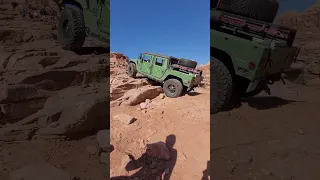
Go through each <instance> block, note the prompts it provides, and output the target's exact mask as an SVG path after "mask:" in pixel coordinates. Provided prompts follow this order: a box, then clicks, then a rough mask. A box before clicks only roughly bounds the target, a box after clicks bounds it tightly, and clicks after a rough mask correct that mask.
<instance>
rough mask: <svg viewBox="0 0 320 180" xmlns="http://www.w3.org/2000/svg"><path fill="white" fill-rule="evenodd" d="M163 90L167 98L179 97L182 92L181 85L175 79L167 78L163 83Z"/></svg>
mask: <svg viewBox="0 0 320 180" xmlns="http://www.w3.org/2000/svg"><path fill="white" fill-rule="evenodd" d="M163 92H164V94H165V95H166V96H167V97H169V98H176V97H179V96H181V95H182V93H183V85H182V83H181V82H180V81H179V80H177V79H168V80H166V81H165V82H164V84H163Z"/></svg>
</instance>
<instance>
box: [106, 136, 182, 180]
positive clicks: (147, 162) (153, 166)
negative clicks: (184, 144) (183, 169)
mask: <svg viewBox="0 0 320 180" xmlns="http://www.w3.org/2000/svg"><path fill="white" fill-rule="evenodd" d="M158 143H161V142H158ZM162 143H163V142H162ZM175 143H176V136H175V135H173V134H171V135H169V136H167V138H166V142H165V146H166V147H167V148H168V150H169V152H170V159H169V160H162V159H159V158H156V157H152V156H150V153H149V152H148V149H147V151H146V152H145V153H144V154H143V155H142V156H141V157H140V158H138V159H134V157H133V156H132V155H129V156H130V159H131V161H129V163H128V164H127V165H126V167H125V169H126V171H133V170H136V169H139V168H140V169H139V170H138V171H137V172H136V173H134V174H133V175H131V176H118V177H111V178H110V180H135V179H139V180H151V179H152V180H170V177H171V174H172V171H173V169H174V166H175V164H176V161H177V150H176V149H174V145H175ZM154 144H155V146H154V147H157V146H156V144H157V143H154ZM151 145H152V144H151Z"/></svg>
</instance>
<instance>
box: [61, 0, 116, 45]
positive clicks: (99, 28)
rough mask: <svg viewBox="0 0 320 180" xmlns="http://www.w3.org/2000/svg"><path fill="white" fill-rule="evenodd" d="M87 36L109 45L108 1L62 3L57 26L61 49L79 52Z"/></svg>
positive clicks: (69, 1) (70, 1)
mask: <svg viewBox="0 0 320 180" xmlns="http://www.w3.org/2000/svg"><path fill="white" fill-rule="evenodd" d="M88 36H90V37H93V38H95V39H97V40H100V41H102V42H104V43H109V40H110V0H95V1H89V0H65V1H63V2H62V10H61V12H60V17H59V24H58V38H59V41H60V44H61V47H62V48H63V49H65V50H71V51H76V50H80V49H81V48H82V46H83V44H84V41H85V38H86V37H88Z"/></svg>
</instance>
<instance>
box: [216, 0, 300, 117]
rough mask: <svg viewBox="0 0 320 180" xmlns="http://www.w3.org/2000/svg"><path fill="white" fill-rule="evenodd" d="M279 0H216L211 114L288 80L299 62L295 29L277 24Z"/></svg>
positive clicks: (268, 90) (267, 90)
mask: <svg viewBox="0 0 320 180" xmlns="http://www.w3.org/2000/svg"><path fill="white" fill-rule="evenodd" d="M278 8H279V2H278V1H277V0H242V1H239V0H220V1H216V0H211V15H210V16H211V17H210V72H211V73H210V78H211V79H210V81H211V82H210V84H211V86H210V87H211V89H210V90H211V92H210V94H211V99H210V102H211V104H210V114H215V113H217V112H219V111H221V110H223V109H224V108H227V107H229V106H230V105H231V103H232V101H233V100H235V99H238V98H241V97H250V96H255V95H257V94H259V93H260V92H262V91H266V92H267V93H269V94H270V88H269V87H268V85H271V84H273V83H274V82H276V81H280V80H283V79H282V74H283V72H285V71H286V70H288V68H290V66H291V64H292V63H293V62H294V61H295V60H296V57H297V55H298V54H299V49H300V48H297V47H294V46H293V41H294V39H295V35H296V30H295V29H290V28H287V27H283V26H280V25H276V24H274V23H273V21H274V19H275V17H276V15H277V12H278Z"/></svg>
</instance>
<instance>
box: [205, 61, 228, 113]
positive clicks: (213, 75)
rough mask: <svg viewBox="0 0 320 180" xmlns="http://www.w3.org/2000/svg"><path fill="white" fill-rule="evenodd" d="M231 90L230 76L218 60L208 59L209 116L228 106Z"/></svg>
mask: <svg viewBox="0 0 320 180" xmlns="http://www.w3.org/2000/svg"><path fill="white" fill-rule="evenodd" d="M232 90H233V82H232V75H231V73H230V71H229V70H228V68H227V67H226V66H225V65H224V64H223V63H222V62H221V61H219V60H218V59H216V58H212V57H211V58H210V114H216V113H217V112H219V111H220V110H221V109H222V108H226V107H227V106H228V105H229V102H230V99H231V96H232Z"/></svg>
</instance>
